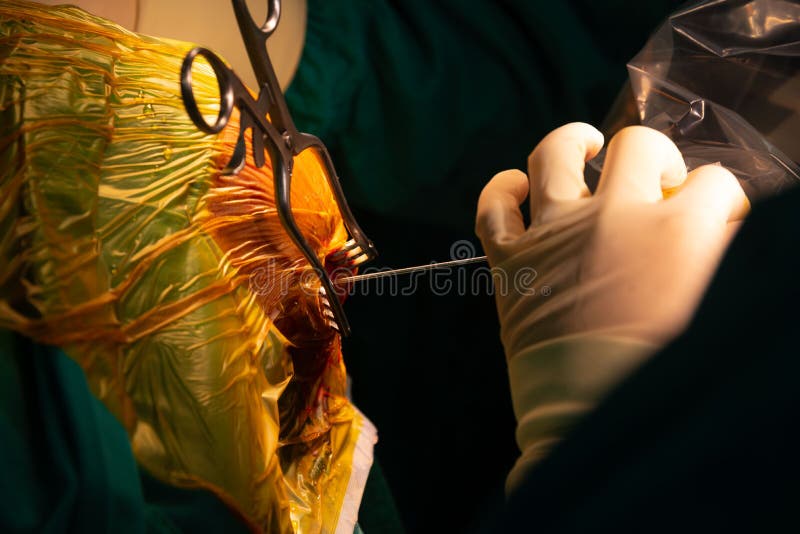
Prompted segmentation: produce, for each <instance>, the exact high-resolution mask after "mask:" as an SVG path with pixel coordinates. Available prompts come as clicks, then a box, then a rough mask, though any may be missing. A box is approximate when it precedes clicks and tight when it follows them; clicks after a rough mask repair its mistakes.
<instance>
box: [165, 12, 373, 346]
mask: <svg viewBox="0 0 800 534" xmlns="http://www.w3.org/2000/svg"><path fill="white" fill-rule="evenodd" d="M233 10H234V13H235V15H236V21H237V22H238V24H239V31H240V33H241V34H242V40H243V41H244V44H245V47H246V48H247V54H248V56H249V58H250V64H251V65H252V67H253V72H254V73H255V76H256V80H257V81H258V85H259V93H258V98H257V99H254V98H253V97H252V95H251V94H250V92H249V91H248V90H247V88H246V87H245V86H244V84H243V83H242V81H241V80H240V79H239V78H238V77H237V76H236V74H235V73H234V72H233V71H232V70H231V69H230V68H229V67H228V66H227V65H226V64H225V62H223V61H222V59H220V58H219V57H218V56H217V55H216V54H214V53H213V52H211V51H210V50H208V49H206V48H201V47H197V48H194V49H192V50H191V51H189V53H188V54H187V55H186V57H185V58H184V61H183V65H182V66H181V94H182V96H183V101H184V105H185V106H186V111H187V112H188V113H189V117H191V119H192V122H194V124H195V125H196V126H197V127H198V128H199V129H200V130H202V131H204V132H206V133H210V134H216V133H219V132H220V131H221V130H222V129H223V128H224V127H225V125H226V124H227V123H228V120H229V118H230V116H231V113H232V111H233V108H234V107H237V108H239V111H240V113H241V118H240V127H239V138H238V139H237V142H236V148H235V150H234V153H233V156H232V157H231V160H230V161H229V162H228V165H227V166H226V169H225V170H226V172H230V173H232V174H236V173H238V172H239V171H240V170H241V169H242V167H243V166H244V164H245V156H246V153H247V148H246V143H245V132H246V131H247V130H248V129H250V131H251V132H252V134H251V141H250V144H251V150H252V154H253V159H254V161H255V164H256V166H257V167H262V166H263V165H264V163H265V157H264V151H265V150H266V152H267V153H268V154H269V158H270V161H271V162H272V168H273V176H274V181H275V198H276V204H277V206H276V207H277V211H278V216H279V218H280V221H281V224H282V225H283V227H284V229H285V230H286V233H287V234H288V235H289V237H290V238H291V239H292V241H293V242H294V244H295V245H296V246H297V247H298V248H299V249H300V251H301V252H302V253H303V256H305V258H306V260H307V261H308V263H309V265H310V266H311V268H312V269H314V272H315V273H316V274H317V276H318V277H319V280H320V283H321V287H320V302H321V303H322V305H323V307H324V310H323V313H324V315H325V317H326V320H327V324H328V325H330V326H331V327H332V328H335V329H337V330H338V331H339V332H340V333H341V334H342V335H343V336H348V335H349V334H350V325H349V322H348V321H347V316H346V315H345V313H344V310H343V309H342V304H341V302H340V301H339V299H338V298H336V291H335V289H334V284H333V282H332V280H331V278H330V276H329V275H328V271H327V270H326V268H325V266H324V265H323V264H322V262H321V261H320V259H319V258H318V257H317V256H316V254H315V253H314V251H313V250H312V248H311V246H310V245H309V244H308V242H307V241H306V239H305V237H304V236H303V235H302V233H301V232H300V230H299V228H298V227H297V224H296V223H295V219H294V215H293V212H292V206H291V182H292V167H293V164H294V159H293V158H294V157H295V156H297V155H298V154H300V153H301V152H303V151H304V150H314V151H316V153H317V154H318V155H319V159H320V161H321V162H322V164H323V166H324V168H325V173H326V176H327V178H328V183H329V185H330V187H331V191H332V192H333V195H334V198H335V200H336V204H337V206H338V207H339V211H340V212H341V215H342V220H343V221H344V226H345V228H346V229H347V232H348V234H349V235H350V236H351V239H350V240H348V241H347V242H346V243H345V245H344V246H343V247H342V249H341V250H339V251H337V252H335V253H333V254H330V255H329V256H328V258H327V262H329V263H330V265H329V267H334V268H336V267H354V266H356V265H358V264H361V263H363V262H365V261H367V260H370V259H373V258H375V257H376V256H377V254H378V253H377V250H376V249H375V246H374V245H373V244H372V241H370V240H369V239H368V238H367V236H366V235H365V234H364V232H363V231H362V230H361V228H360V227H359V226H358V223H356V220H355V217H354V216H353V213H352V212H351V211H350V207H349V206H348V205H347V200H346V199H345V197H344V192H343V191H342V187H341V185H340V183H339V178H338V176H337V175H336V171H335V169H334V167H333V162H332V161H331V158H330V155H329V154H328V150H327V149H326V148H325V145H324V144H323V143H322V141H321V140H320V139H319V138H317V137H315V136H313V135H310V134H307V133H302V132H299V131H298V130H297V128H296V127H295V125H294V121H293V120H292V117H291V115H290V114H289V108H288V107H287V105H286V100H285V99H284V97H283V93H282V92H281V90H280V85H279V84H278V79H277V77H276V76H275V71H274V69H273V67H272V62H271V61H270V59H269V55H268V53H267V39H268V38H269V37H270V35H272V33H273V32H274V31H275V28H276V27H277V25H278V20H279V18H280V0H267V17H266V21H265V22H264V24H263V25H261V26H259V25H258V24H256V23H255V21H254V20H253V17H252V15H251V13H250V11H249V9H248V8H247V3H246V2H245V0H233ZM197 56H202V57H204V58H205V59H206V60H207V61H208V63H209V64H210V65H211V68H213V69H214V73H215V75H216V76H217V81H218V83H219V90H220V109H219V114H218V115H217V119H216V121H215V122H214V124H208V123H207V122H206V120H205V118H204V117H203V114H202V113H201V112H200V109H199V108H198V105H197V101H196V99H195V97H194V92H193V88H192V64H193V63H194V60H195V58H196V57H197ZM267 115H269V120H267Z"/></svg>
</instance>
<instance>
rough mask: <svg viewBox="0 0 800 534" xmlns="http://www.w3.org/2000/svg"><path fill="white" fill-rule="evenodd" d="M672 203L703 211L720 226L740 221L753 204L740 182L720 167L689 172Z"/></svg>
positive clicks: (708, 166) (712, 166)
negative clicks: (720, 224)
mask: <svg viewBox="0 0 800 534" xmlns="http://www.w3.org/2000/svg"><path fill="white" fill-rule="evenodd" d="M669 203H674V204H679V205H682V206H686V207H687V208H688V209H689V210H702V212H703V213H704V214H705V215H707V216H710V217H711V220H715V221H718V222H719V223H726V222H733V221H740V220H742V219H744V217H745V216H746V215H747V213H748V212H749V211H750V201H749V200H747V196H746V195H745V194H744V191H743V190H742V187H741V186H740V185H739V180H737V179H736V177H735V176H734V175H733V174H732V173H731V172H730V171H729V170H728V169H726V168H725V167H722V166H721V165H703V166H702V167H698V168H697V169H695V170H693V171H692V172H690V173H689V176H688V177H687V178H686V183H685V184H684V185H683V187H682V188H681V190H680V191H679V192H678V193H677V194H676V195H675V196H674V197H672V198H670V200H669Z"/></svg>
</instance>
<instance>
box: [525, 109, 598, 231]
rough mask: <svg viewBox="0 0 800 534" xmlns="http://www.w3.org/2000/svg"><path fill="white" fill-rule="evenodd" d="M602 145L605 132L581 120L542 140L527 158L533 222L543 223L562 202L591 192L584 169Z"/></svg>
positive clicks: (551, 133) (585, 195)
mask: <svg viewBox="0 0 800 534" xmlns="http://www.w3.org/2000/svg"><path fill="white" fill-rule="evenodd" d="M601 148H603V134H601V133H600V132H599V131H598V130H597V129H596V128H594V127H592V126H590V125H588V124H585V123H582V122H573V123H570V124H566V125H564V126H562V127H560V128H558V129H556V130H553V131H552V132H550V133H549V134H548V135H547V136H546V137H545V138H544V139H542V141H541V142H540V143H539V144H538V145H537V146H536V148H535V149H534V150H533V152H532V153H531V155H530V157H529V158H528V174H529V175H530V177H531V220H532V221H533V222H541V221H542V220H543V219H544V218H545V215H546V213H547V211H548V209H549V207H550V206H553V205H555V204H557V203H558V202H559V201H565V200H575V199H578V198H581V197H588V196H589V195H590V193H589V189H588V188H587V187H586V182H584V180H583V168H584V164H585V163H586V162H587V161H588V160H590V159H592V158H593V157H595V156H596V155H597V153H598V152H600V149H601Z"/></svg>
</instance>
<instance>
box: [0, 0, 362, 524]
mask: <svg viewBox="0 0 800 534" xmlns="http://www.w3.org/2000/svg"><path fill="white" fill-rule="evenodd" d="M189 48H191V45H189V44H185V43H178V42H172V41H163V40H158V39H153V38H148V37H143V36H138V35H135V34H133V33H130V32H127V31H125V30H124V29H122V28H119V27H117V26H116V25H113V24H111V23H108V22H107V21H103V20H101V19H98V18H96V17H92V16H90V15H88V14H86V13H85V12H83V11H81V10H79V9H75V8H48V7H44V6H41V5H36V4H31V3H27V2H17V1H14V2H2V3H0V328H8V329H13V330H16V331H18V332H20V333H22V334H24V335H26V336H29V337H31V338H32V339H34V340H36V341H38V342H40V343H46V344H53V345H58V346H61V347H62V348H63V349H64V350H65V352H66V353H67V354H69V355H70V356H71V357H72V358H74V359H75V360H76V361H77V362H78V363H80V364H81V366H82V367H83V369H84V372H85V374H86V376H87V379H88V381H89V383H90V386H91V387H92V390H93V391H94V393H95V394H96V395H97V396H98V397H99V398H100V399H101V400H102V401H103V402H104V403H105V404H106V405H107V406H108V407H109V409H110V410H111V411H112V412H113V413H114V414H115V415H116V416H117V417H118V418H119V420H120V421H121V422H122V423H123V425H124V426H125V428H126V429H127V430H128V432H129V435H130V436H131V443H132V446H133V450H134V454H135V455H136V458H137V460H138V462H139V463H140V464H141V465H142V466H144V467H145V468H147V469H148V470H149V471H151V472H152V473H153V474H154V475H155V476H157V477H158V478H160V479H162V480H164V481H165V482H168V483H172V484H177V485H185V486H201V487H207V488H209V489H211V490H212V491H214V492H216V493H217V494H218V495H219V496H220V497H221V498H222V499H223V500H224V501H225V502H227V503H228V504H229V505H230V506H231V507H233V508H234V509H235V510H237V511H238V512H239V513H240V514H241V515H242V516H243V517H244V518H246V519H247V520H248V521H249V523H250V524H251V525H252V526H253V528H254V529H256V530H261V531H268V532H319V531H323V530H325V531H333V530H335V529H336V527H337V524H338V521H339V515H340V513H342V510H343V506H347V507H349V508H352V503H347V502H346V501H347V500H348V499H349V496H348V495H346V493H347V492H348V484H349V482H350V473H351V471H352V470H353V468H354V467H353V462H354V458H355V457H356V456H358V458H360V460H359V461H361V462H362V463H365V462H366V465H367V468H368V463H369V461H370V459H371V457H369V455H366V456H365V454H364V451H363V449H364V447H365V444H364V443H362V442H363V441H364V440H363V439H362V438H363V437H364V436H367V437H368V440H369V439H371V440H372V441H374V431H372V430H370V425H369V422H368V421H367V420H366V419H365V418H364V417H363V416H362V415H361V414H360V413H358V411H357V410H355V409H354V407H353V406H352V405H351V404H350V403H349V401H348V400H347V398H346V394H345V391H346V373H345V369H344V364H343V361H342V355H341V346H340V343H339V338H338V336H336V335H333V334H332V333H331V332H330V330H329V329H326V328H318V327H320V325H322V324H323V323H322V317H321V308H320V306H319V301H318V298H317V296H316V293H315V289H316V288H315V286H314V284H315V283H317V282H315V280H316V279H315V277H313V276H311V277H309V276H304V274H308V273H307V270H306V269H305V260H304V259H303V258H302V255H301V254H300V253H299V251H297V249H296V248H295V247H294V246H293V245H292V244H291V242H290V241H289V238H288V236H286V235H285V233H284V232H283V230H282V227H281V225H280V221H279V220H278V217H277V213H276V210H275V202H274V195H273V191H272V174H271V169H270V168H268V167H267V168H264V169H261V170H258V169H255V168H254V166H253V163H252V161H248V163H247V165H246V167H245V169H244V170H243V171H242V172H241V173H240V174H239V175H238V176H223V175H221V173H220V169H221V168H222V167H223V166H224V164H225V163H226V162H227V161H228V160H229V159H230V154H231V153H232V151H233V146H234V142H235V138H236V130H237V129H238V124H237V122H238V119H237V118H236V117H234V118H233V119H232V122H231V125H230V127H229V128H228V129H226V130H224V131H223V132H222V133H221V134H220V135H219V136H216V137H215V136H206V135H204V134H202V133H200V132H199V131H198V130H197V129H196V127H195V126H194V125H193V124H192V123H191V121H190V120H189V117H188V115H187V114H186V112H185V110H184V108H183V102H182V100H181V97H180V88H179V70H180V65H181V61H182V59H183V57H184V55H185V54H186V52H187V51H188V50H189ZM205 67H206V68H204V67H203V66H201V67H199V69H198V70H197V71H196V72H195V73H194V79H195V91H196V95H198V97H199V98H200V99H201V100H202V101H203V103H204V105H207V106H209V109H210V110H211V111H213V110H214V106H215V105H217V103H218V87H217V83H216V80H215V79H214V78H213V74H212V73H211V70H210V68H207V65H206V66H205ZM322 172H323V171H322V169H321V167H320V165H319V163H318V160H317V158H316V156H315V155H314V154H313V153H308V154H306V153H304V154H301V155H300V156H299V157H298V158H297V160H296V162H295V174H294V181H293V191H292V201H293V205H294V207H295V217H296V220H297V223H298V225H299V227H300V229H301V231H303V233H304V235H306V236H308V238H309V239H310V242H311V243H312V246H314V247H315V248H316V250H317V251H318V254H319V255H320V257H321V258H324V257H325V256H326V255H327V254H329V253H330V252H331V251H333V250H336V249H337V248H339V247H341V245H342V244H343V243H344V241H345V240H346V232H345V230H344V226H343V224H342V220H341V218H340V216H339V213H338V209H337V208H336V204H335V202H334V199H333V196H332V194H331V192H330V190H329V188H328V187H327V182H326V180H325V177H324V175H323V174H322ZM362 431H366V432H362ZM372 441H370V442H369V443H368V444H367V445H368V447H367V448H368V449H369V452H370V453H371V443H372ZM359 448H360V452H358V454H357V449H359ZM361 467H362V468H363V466H361ZM361 471H363V469H361ZM359 476H361V475H359ZM356 505H357V503H356ZM351 530H352V527H351Z"/></svg>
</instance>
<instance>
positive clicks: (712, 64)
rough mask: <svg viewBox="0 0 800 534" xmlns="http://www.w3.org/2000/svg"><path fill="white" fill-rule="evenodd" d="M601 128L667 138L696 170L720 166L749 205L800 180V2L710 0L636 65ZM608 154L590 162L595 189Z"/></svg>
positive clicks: (684, 12) (662, 33) (659, 37)
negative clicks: (644, 130)
mask: <svg viewBox="0 0 800 534" xmlns="http://www.w3.org/2000/svg"><path fill="white" fill-rule="evenodd" d="M628 73H629V78H630V85H629V87H627V88H626V89H625V90H624V91H623V93H622V94H621V95H620V98H619V99H618V101H617V103H616V105H615V109H614V110H612V112H611V114H610V115H609V118H608V119H607V120H606V124H605V126H604V128H603V130H604V133H605V134H606V136H607V139H608V138H610V136H611V135H613V133H615V132H616V131H617V130H619V129H620V128H622V127H623V126H627V125H631V124H643V125H645V126H650V127H652V128H655V129H657V130H659V131H661V132H663V133H665V134H667V135H668V136H669V137H670V138H671V139H672V140H673V141H674V142H675V143H676V144H677V145H678V148H680V150H681V152H682V153H683V155H684V159H685V160H686V164H687V167H688V168H689V170H691V169H693V168H696V167H698V166H700V165H704V164H707V163H717V162H719V163H721V164H722V165H723V166H725V167H727V168H728V169H730V170H731V171H732V172H733V173H734V174H735V175H736V176H737V178H739V180H740V183H741V184H742V187H743V188H744V190H745V192H746V193H747V195H748V197H749V198H750V199H751V200H758V199H760V198H763V197H766V196H771V195H774V194H776V193H779V192H780V191H782V190H784V189H786V188H787V187H791V186H794V185H795V184H797V183H798V181H800V168H799V167H798V161H800V3H798V2H792V1H785V0H751V1H719V0H716V1H704V2H699V3H695V4H692V5H689V6H688V7H685V8H683V9H681V10H680V11H678V12H676V13H675V14H673V15H672V16H670V17H669V19H668V20H667V21H666V22H665V23H664V24H663V25H662V26H661V27H660V28H659V29H658V30H657V31H656V32H655V33H654V34H653V36H652V37H651V38H650V40H649V41H648V42H647V44H646V46H645V47H644V48H643V49H642V51H641V52H640V53H639V54H638V55H637V56H636V57H634V58H633V59H632V60H631V61H630V62H629V63H628ZM603 157H604V153H602V154H601V155H600V156H598V157H597V158H595V160H593V161H592V162H591V163H590V165H589V166H587V182H588V183H589V184H590V186H592V187H593V186H594V185H595V184H596V182H597V178H598V176H599V171H600V169H601V168H602V164H603Z"/></svg>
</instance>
